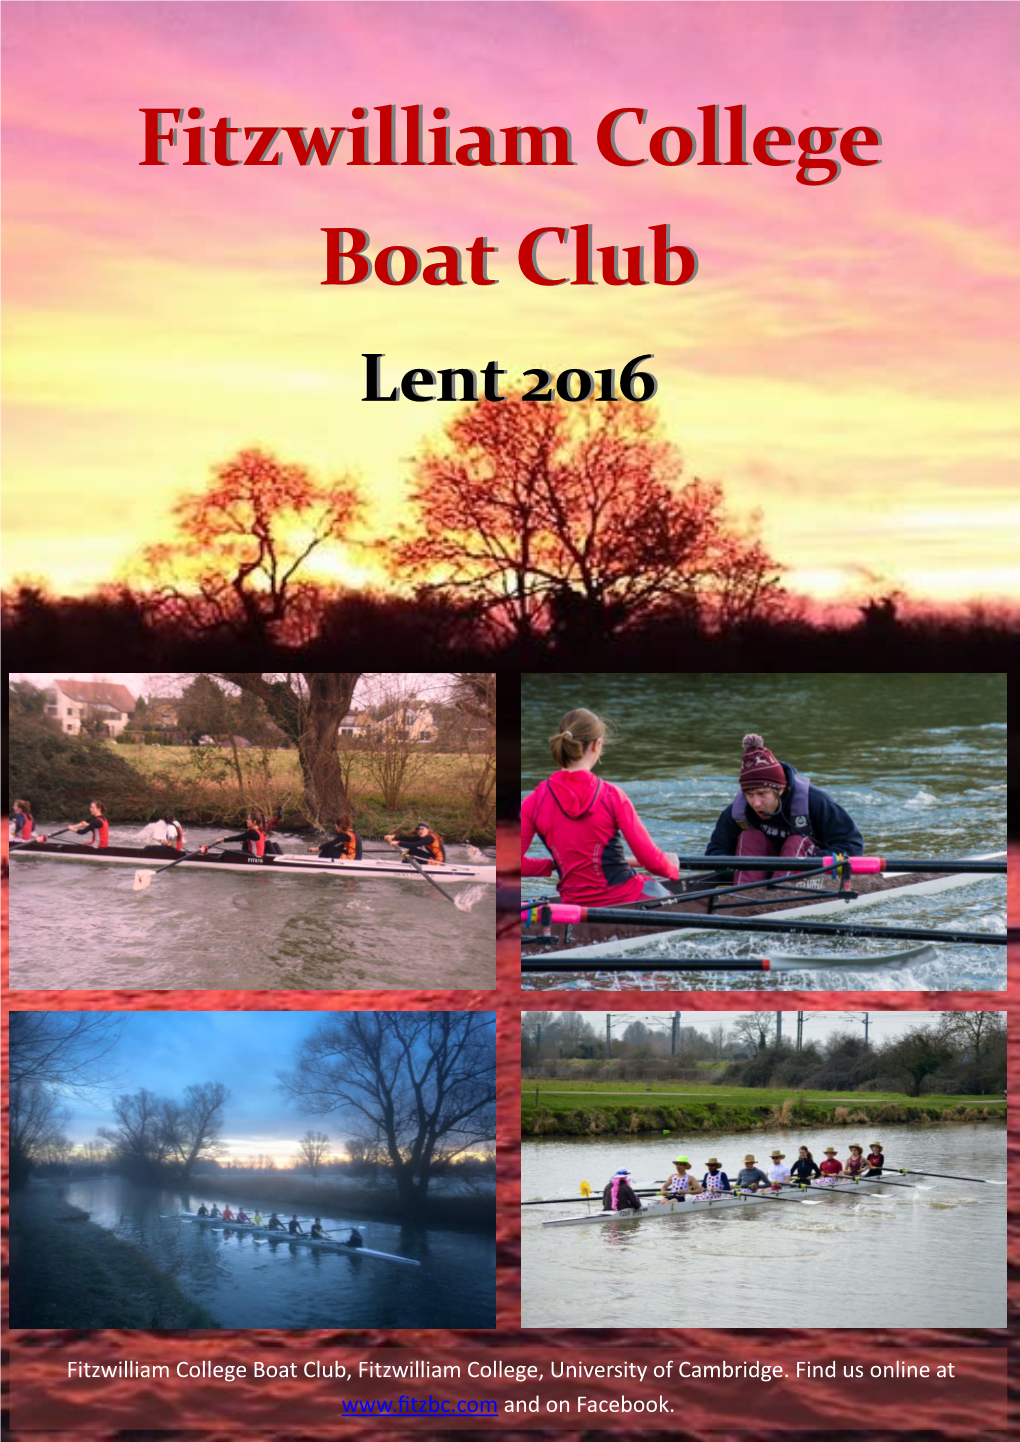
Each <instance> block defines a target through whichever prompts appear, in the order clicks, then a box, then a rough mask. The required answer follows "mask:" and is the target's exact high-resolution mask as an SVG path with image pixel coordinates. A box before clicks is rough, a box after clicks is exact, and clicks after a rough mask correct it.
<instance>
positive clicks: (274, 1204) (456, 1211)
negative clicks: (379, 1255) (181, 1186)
mask: <svg viewBox="0 0 1020 1442" xmlns="http://www.w3.org/2000/svg"><path fill="white" fill-rule="evenodd" d="M191 1189H192V1191H194V1192H196V1193H198V1192H200V1191H201V1192H203V1193H208V1194H209V1195H210V1196H212V1195H214V1194H215V1195H216V1196H217V1197H219V1199H220V1201H221V1202H223V1201H227V1202H229V1203H230V1205H231V1206H232V1207H233V1206H235V1205H237V1204H238V1203H239V1204H240V1205H241V1206H243V1207H245V1208H246V1209H248V1208H250V1206H251V1205H252V1203H254V1202H259V1203H260V1204H262V1205H261V1208H260V1209H261V1210H262V1211H263V1212H265V1211H266V1210H267V1208H275V1209H276V1210H277V1211H280V1212H288V1213H289V1212H292V1211H296V1210H297V1209H298V1208H302V1209H304V1210H305V1211H307V1210H308V1209H311V1211H312V1213H313V1215H314V1213H315V1210H316V1208H320V1207H321V1208H322V1209H323V1210H324V1211H339V1212H345V1213H348V1214H353V1215H355V1216H357V1217H360V1218H363V1219H364V1220H365V1221H371V1220H373V1219H375V1220H377V1221H401V1222H403V1221H410V1222H416V1223H421V1224H423V1225H427V1226H430V1227H451V1228H454V1229H457V1230H472V1231H474V1230H477V1231H490V1232H491V1231H492V1229H493V1227H494V1226H495V1216H496V1202H495V1192H494V1190H492V1191H489V1190H485V1191H479V1192H478V1193H477V1194H476V1193H474V1192H468V1193H461V1194H459V1195H453V1196H451V1195H444V1194H443V1193H442V1192H438V1191H437V1192H435V1193H433V1194H431V1195H429V1196H427V1197H426V1198H425V1201H424V1202H423V1203H422V1204H421V1206H419V1207H415V1209H414V1211H413V1213H412V1214H411V1215H408V1213H407V1209H406V1208H405V1207H404V1205H403V1203H402V1202H401V1200H400V1198H399V1197H398V1196H397V1193H396V1191H395V1190H394V1189H393V1188H392V1187H371V1186H361V1185H358V1183H357V1182H337V1181H334V1180H332V1179H329V1178H325V1179H323V1180H322V1181H315V1180H314V1178H312V1177H309V1176H302V1177H289V1176H287V1175H286V1174H283V1175H281V1174H280V1173H279V1172H268V1173H267V1172H262V1171H251V1172H246V1171H241V1170H238V1169H231V1170H230V1171H227V1172H222V1173H220V1175H219V1176H216V1177H199V1178H196V1179H195V1180H194V1181H193V1182H192V1183H191Z"/></svg>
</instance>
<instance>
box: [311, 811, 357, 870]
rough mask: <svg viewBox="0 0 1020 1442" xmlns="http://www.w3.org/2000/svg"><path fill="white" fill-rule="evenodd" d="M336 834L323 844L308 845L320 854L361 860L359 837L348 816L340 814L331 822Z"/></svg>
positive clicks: (349, 859)
mask: <svg viewBox="0 0 1020 1442" xmlns="http://www.w3.org/2000/svg"><path fill="white" fill-rule="evenodd" d="M333 830H334V831H335V832H336V835H335V836H334V837H332V839H331V840H329V841H327V842H326V843H325V845H323V846H309V848H308V850H309V851H316V852H318V854H319V855H320V856H335V857H338V858H339V859H340V860H341V861H360V860H361V837H360V836H359V835H358V833H357V832H356V831H355V829H354V826H353V823H352V822H351V818H350V816H341V817H338V818H337V820H335V821H334V822H333Z"/></svg>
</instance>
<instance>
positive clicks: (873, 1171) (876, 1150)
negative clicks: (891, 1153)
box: [867, 1142, 885, 1177]
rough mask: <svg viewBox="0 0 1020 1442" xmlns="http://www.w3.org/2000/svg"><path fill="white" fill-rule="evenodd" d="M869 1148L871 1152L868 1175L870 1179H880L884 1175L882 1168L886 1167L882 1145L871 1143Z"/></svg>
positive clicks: (869, 1154) (869, 1153)
mask: <svg viewBox="0 0 1020 1442" xmlns="http://www.w3.org/2000/svg"><path fill="white" fill-rule="evenodd" d="M868 1146H869V1147H870V1148H871V1150H870V1151H869V1152H868V1170H867V1175H868V1176H869V1177H880V1176H881V1175H882V1168H883V1167H884V1166H885V1157H884V1156H883V1155H882V1143H881V1142H869V1143H868Z"/></svg>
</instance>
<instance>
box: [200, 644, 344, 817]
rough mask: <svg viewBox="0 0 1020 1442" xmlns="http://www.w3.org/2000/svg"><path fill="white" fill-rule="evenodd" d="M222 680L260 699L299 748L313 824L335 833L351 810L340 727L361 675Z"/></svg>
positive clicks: (232, 676) (233, 674) (225, 674)
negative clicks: (337, 824) (340, 751)
mask: <svg viewBox="0 0 1020 1442" xmlns="http://www.w3.org/2000/svg"><path fill="white" fill-rule="evenodd" d="M213 674H214V675H216V676H218V677H219V678H220V680H221V681H229V682H230V684H231V685H233V686H237V687H238V689H239V690H241V691H246V692H248V693H250V694H251V695H253V696H257V697H258V698H259V699H260V701H261V702H262V703H263V705H264V706H265V708H266V711H267V712H268V713H269V716H270V717H271V718H272V720H273V721H275V723H276V725H277V726H279V728H280V730H281V731H282V732H283V734H284V735H285V736H286V737H287V739H288V740H289V741H292V742H293V743H294V745H295V746H296V747H297V753H298V759H299V761H300V764H301V777H302V781H303V783H304V790H305V812H306V815H307V817H308V819H309V821H312V822H314V823H315V824H316V825H318V826H321V827H323V828H324V829H329V830H331V829H332V825H331V823H332V821H333V820H334V818H335V817H337V816H340V815H342V813H343V812H344V811H345V810H346V809H347V789H346V787H345V786H344V778H343V773H342V771H341V769H340V758H339V755H338V744H339V739H340V723H341V721H342V720H343V719H344V717H345V716H346V715H347V713H348V712H349V711H350V709H351V701H352V699H353V697H354V688H355V686H357V684H358V682H359V681H360V680H361V677H362V674H363V673H362V672H360V671H291V672H287V673H284V674H274V673H266V674H263V673H261V672H258V671H216V672H214V673H213Z"/></svg>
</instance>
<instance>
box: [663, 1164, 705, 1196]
mask: <svg viewBox="0 0 1020 1442" xmlns="http://www.w3.org/2000/svg"><path fill="white" fill-rule="evenodd" d="M701 1189H702V1188H701V1183H700V1182H699V1181H698V1179H697V1177H695V1176H692V1175H691V1164H690V1162H689V1161H688V1160H687V1158H686V1157H674V1158H673V1175H672V1176H670V1177H667V1178H666V1180H665V1181H664V1182H663V1184H662V1195H663V1196H664V1197H669V1198H671V1199H672V1200H673V1201H679V1202H682V1201H683V1200H684V1199H685V1197H686V1196H687V1195H688V1194H690V1195H693V1194H694V1193H695V1192H700V1191H701Z"/></svg>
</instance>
